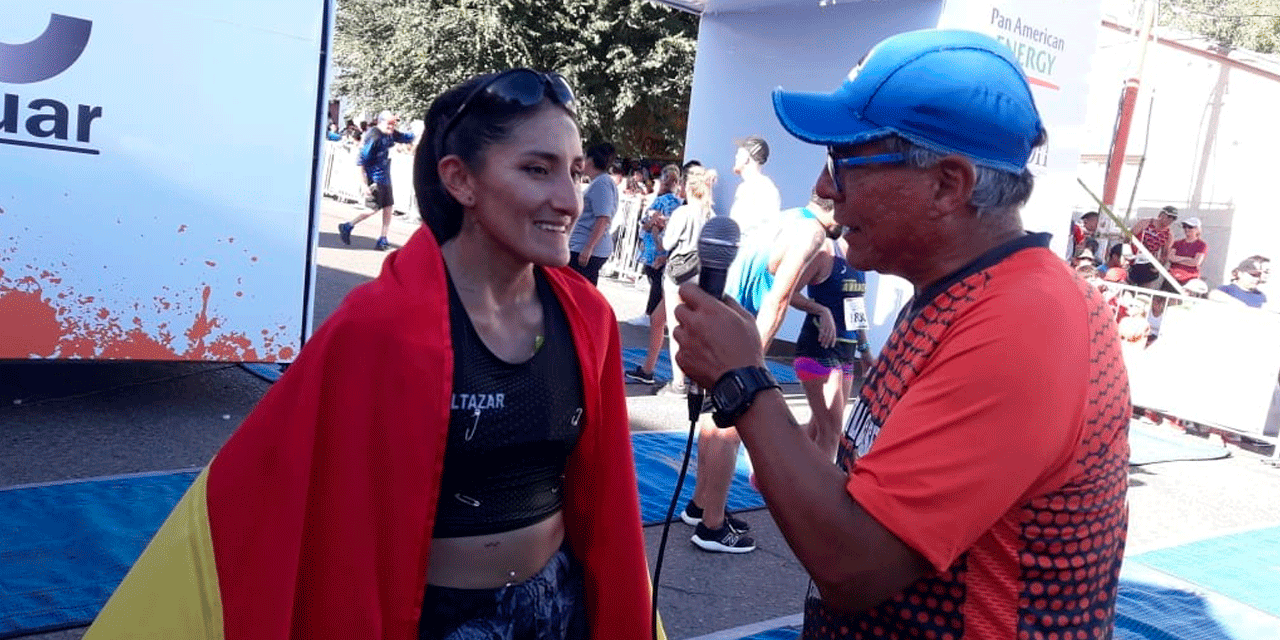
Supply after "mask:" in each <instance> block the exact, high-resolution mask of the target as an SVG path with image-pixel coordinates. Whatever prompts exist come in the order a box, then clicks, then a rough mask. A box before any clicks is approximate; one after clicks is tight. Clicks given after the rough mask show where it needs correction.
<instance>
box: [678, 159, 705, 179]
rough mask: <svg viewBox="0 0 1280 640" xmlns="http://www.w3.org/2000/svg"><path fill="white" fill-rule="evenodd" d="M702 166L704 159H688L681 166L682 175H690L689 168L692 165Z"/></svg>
mask: <svg viewBox="0 0 1280 640" xmlns="http://www.w3.org/2000/svg"><path fill="white" fill-rule="evenodd" d="M701 166H702V161H701V160H697V159H694V160H689V161H686V162H685V163H684V164H683V165H682V166H681V167H680V175H682V176H687V175H689V169H690V168H691V167H701Z"/></svg>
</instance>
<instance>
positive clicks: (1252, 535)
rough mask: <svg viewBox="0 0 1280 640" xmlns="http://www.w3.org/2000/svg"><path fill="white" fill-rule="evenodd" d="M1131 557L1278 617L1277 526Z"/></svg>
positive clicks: (1279, 552) (1279, 535)
mask: <svg viewBox="0 0 1280 640" xmlns="http://www.w3.org/2000/svg"><path fill="white" fill-rule="evenodd" d="M1133 560H1135V561H1137V562H1141V563H1142V564H1145V565H1147V566H1149V567H1152V568H1155V569H1159V570H1160V571H1163V572H1165V573H1168V574H1170V575H1173V576H1177V577H1178V578H1181V579H1183V580H1186V581H1187V582H1191V583H1194V584H1196V585H1199V586H1201V587H1204V588H1205V589H1208V590H1211V591H1214V592H1216V593H1220V594H1222V595H1224V596H1227V597H1229V598H1232V599H1234V600H1238V601H1240V602H1243V603H1245V604H1248V605H1251V606H1253V607H1256V608H1258V609H1259V610H1262V611H1265V612H1267V613H1269V614H1271V615H1273V616H1280V527H1273V528H1270V529H1262V530H1259V531H1248V532H1245V533H1237V534H1232V535H1226V536H1219V537H1217V538H1210V539H1208V540H1200V541H1198V542H1192V543H1189V544H1184V545H1180V546H1177V547H1171V548H1168V549H1160V550H1158V551H1150V552H1147V553H1143V554H1140V555H1137V556H1134V557H1133ZM1272 637H1276V638H1280V635H1276V636H1272Z"/></svg>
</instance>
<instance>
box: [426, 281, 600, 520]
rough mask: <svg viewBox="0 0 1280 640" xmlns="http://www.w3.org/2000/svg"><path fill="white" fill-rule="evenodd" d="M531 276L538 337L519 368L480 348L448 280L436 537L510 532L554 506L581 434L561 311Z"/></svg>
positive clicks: (576, 383) (577, 374) (573, 359)
mask: <svg viewBox="0 0 1280 640" xmlns="http://www.w3.org/2000/svg"><path fill="white" fill-rule="evenodd" d="M534 272H535V274H536V275H535V280H536V283H537V284H536V286H537V294H538V300H539V301H540V302H541V303H542V315H543V326H544V332H545V336H544V337H543V341H542V346H541V347H540V348H539V349H538V350H537V351H536V352H535V353H534V354H533V357H531V358H529V359H528V360H526V361H524V362H521V363H519V364H510V363H508V362H504V361H502V360H501V359H499V358H498V357H497V356H495V355H494V354H493V352H491V351H490V350H489V348H488V347H487V346H485V344H484V342H483V341H481V339H480V336H479V334H477V333H476V330H475V327H474V326H472V324H471V318H470V317H468V316H467V312H466V310H465V309H464V308H463V307H462V301H461V299H460V298H459V297H458V293H457V291H456V290H455V289H454V287H453V282H452V280H450V281H449V323H450V334H451V337H452V339H453V353H454V356H453V401H452V405H451V407H450V411H449V437H448V445H447V447H446V449H445V457H444V474H443V476H442V477H441V480H440V500H439V502H438V503H437V505H436V522H435V528H434V531H433V534H432V535H433V536H434V537H436V538H459V537H463V536H475V535H485V534H492V533H501V532H503V531H513V530H515V529H519V528H521V527H527V526H529V525H531V524H534V523H536V522H539V521H541V520H543V519H545V518H547V517H548V516H550V515H551V514H553V513H555V512H556V511H559V510H560V506H561V486H562V483H563V479H564V467H565V463H566V461H567V460H568V457H569V453H570V452H571V451H572V450H573V447H574V445H575V444H576V443H577V441H578V435H579V434H580V433H581V432H582V420H583V419H584V417H583V396H582V374H581V370H580V367H579V366H578V355H577V350H576V349H575V348H574V344H573V335H572V334H571V333H570V329H569V321H568V318H566V317H565V314H564V309H562V308H561V307H560V301H559V300H557V299H556V296H555V292H554V291H552V290H551V285H550V284H549V283H548V282H547V281H546V277H545V276H544V275H543V274H542V270H541V269H536V268H535V270H534Z"/></svg>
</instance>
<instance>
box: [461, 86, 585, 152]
mask: <svg viewBox="0 0 1280 640" xmlns="http://www.w3.org/2000/svg"><path fill="white" fill-rule="evenodd" d="M544 96H546V97H550V98H551V99H552V100H554V101H555V102H556V104H559V105H560V106H563V107H564V108H565V109H567V110H568V111H569V113H572V114H574V115H577V113H578V110H577V106H576V104H575V102H574V97H573V89H571V88H570V87H569V82H568V81H567V80H565V79H564V76H562V75H560V74H558V73H555V72H554V71H553V72H550V73H542V72H541V71H534V70H533V69H510V70H508V71H503V72H502V73H499V74H498V75H496V76H494V77H492V78H490V79H489V80H488V81H487V82H484V83H481V84H480V86H478V87H476V88H475V89H472V90H471V93H469V94H467V97H466V99H464V100H463V101H462V104H460V105H458V108H457V110H455V111H454V112H453V115H450V116H449V119H448V120H445V123H444V127H442V128H441V130H440V144H441V145H442V146H443V145H444V141H445V140H447V139H448V137H449V133H450V132H451V131H453V129H454V127H456V126H458V122H460V121H461V120H462V116H463V115H466V112H467V110H468V109H471V108H472V107H473V105H475V104H476V103H478V102H480V101H481V100H484V101H487V102H488V103H489V105H490V107H491V108H495V107H496V108H499V109H502V108H506V109H514V108H524V109H528V108H530V107H534V106H537V104H538V103H540V102H542V98H543V97H544ZM442 151H443V150H442Z"/></svg>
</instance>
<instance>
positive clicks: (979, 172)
mask: <svg viewBox="0 0 1280 640" xmlns="http://www.w3.org/2000/svg"><path fill="white" fill-rule="evenodd" d="M885 142H886V143H887V151H888V152H890V153H901V154H903V155H905V156H906V158H907V159H906V162H907V164H908V165H909V166H912V167H917V168H920V169H928V168H930V167H933V166H935V165H937V164H938V162H939V161H941V160H942V159H943V158H944V157H946V156H947V155H950V154H947V153H939V152H937V151H934V150H932V149H928V148H925V147H922V146H920V145H918V144H916V143H914V142H912V141H910V140H907V139H906V138H903V137H901V136H890V137H889V138H887V139H886V140H885ZM971 162H972V160H971ZM973 169H974V176H975V178H976V181H975V182H974V185H973V195H971V196H970V197H969V204H970V205H972V206H973V207H974V208H975V209H977V215H978V216H979V217H983V216H993V215H997V214H1005V215H1008V214H1013V213H1017V211H1018V209H1019V208H1020V207H1022V205H1024V204H1026V203H1027V200H1028V199H1029V198H1030V197H1031V189H1032V187H1034V186H1035V176H1033V175H1031V172H1030V171H1028V170H1026V169H1023V170H1022V173H1020V174H1013V173H1008V172H1006V171H1000V170H999V169H992V168H991V167H984V166H981V165H979V164H977V163H973Z"/></svg>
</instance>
